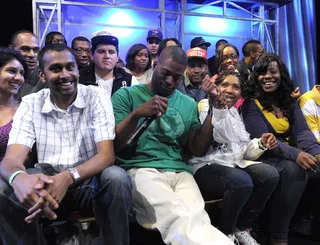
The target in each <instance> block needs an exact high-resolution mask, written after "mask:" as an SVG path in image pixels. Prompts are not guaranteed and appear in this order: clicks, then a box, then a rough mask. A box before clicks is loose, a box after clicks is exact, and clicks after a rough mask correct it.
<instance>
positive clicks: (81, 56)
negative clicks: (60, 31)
mask: <svg viewBox="0 0 320 245" xmlns="http://www.w3.org/2000/svg"><path fill="white" fill-rule="evenodd" d="M90 46H91V43H90V41H89V39H88V38H86V37H82V36H79V37H75V38H74V39H73V40H72V43H71V48H72V49H73V50H74V51H76V56H77V63H78V68H79V70H82V69H84V68H87V67H88V66H89V64H90V62H91V59H92V57H91V50H90Z"/></svg>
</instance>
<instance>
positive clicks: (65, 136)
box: [8, 84, 115, 172]
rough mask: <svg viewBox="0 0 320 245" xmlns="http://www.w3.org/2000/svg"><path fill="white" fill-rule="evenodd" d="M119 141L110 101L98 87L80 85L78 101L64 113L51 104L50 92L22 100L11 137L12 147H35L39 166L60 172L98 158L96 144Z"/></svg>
mask: <svg viewBox="0 0 320 245" xmlns="http://www.w3.org/2000/svg"><path fill="white" fill-rule="evenodd" d="M114 138H115V124H114V114H113V109H112V104H111V100H110V98H108V96H107V95H106V93H105V91H104V90H101V89H99V88H98V87H95V86H84V85H81V84H79V85H78V93H77V97H76V99H75V101H74V102H73V103H72V104H71V105H70V106H69V107H68V108H67V110H61V109H59V108H58V107H57V106H56V105H54V104H53V103H52V102H51V100H50V90H49V89H43V90H41V91H39V92H38V93H34V94H30V95H28V96H25V97H23V98H22V102H21V104H20V106H19V108H18V109H17V111H16V113H15V115H14V117H13V124H12V129H11V131H10V135H9V142H8V145H10V144H22V145H26V146H28V147H30V148H31V147H32V145H33V144H34V142H36V146H37V153H38V162H39V163H49V164H51V165H52V166H53V167H54V169H55V170H56V171H58V172H61V171H63V170H65V169H68V168H70V167H74V166H77V165H79V164H82V163H84V162H86V161H87V160H89V159H90V158H92V157H93V156H95V155H96V154H97V148H96V143H97V142H99V141H102V140H113V139H114Z"/></svg>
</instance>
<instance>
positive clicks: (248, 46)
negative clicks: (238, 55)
mask: <svg viewBox="0 0 320 245" xmlns="http://www.w3.org/2000/svg"><path fill="white" fill-rule="evenodd" d="M262 53H263V47H262V45H261V43H260V41H258V40H254V39H252V40H249V41H248V42H246V43H245V44H244V45H243V47H242V54H243V56H244V58H243V59H242V60H241V61H240V62H239V65H238V71H239V73H240V75H241V76H242V77H243V78H244V81H247V80H248V78H249V75H250V73H251V72H252V68H253V66H254V65H255V64H256V63H257V61H258V59H259V57H260V55H261V54H262Z"/></svg>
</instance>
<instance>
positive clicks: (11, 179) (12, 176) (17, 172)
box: [9, 170, 25, 186]
mask: <svg viewBox="0 0 320 245" xmlns="http://www.w3.org/2000/svg"><path fill="white" fill-rule="evenodd" d="M22 173H25V171H23V170H18V171H15V172H14V173H13V174H11V176H10V178H9V185H10V186H12V181H13V179H14V178H15V177H16V176H17V175H19V174H22Z"/></svg>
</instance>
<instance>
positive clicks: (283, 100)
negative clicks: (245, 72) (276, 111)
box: [242, 53, 294, 116]
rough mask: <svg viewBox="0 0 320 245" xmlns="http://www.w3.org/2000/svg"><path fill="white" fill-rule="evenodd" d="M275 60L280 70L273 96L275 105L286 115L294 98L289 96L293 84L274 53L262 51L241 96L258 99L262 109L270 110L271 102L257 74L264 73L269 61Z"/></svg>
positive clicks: (285, 67) (286, 69)
mask: <svg viewBox="0 0 320 245" xmlns="http://www.w3.org/2000/svg"><path fill="white" fill-rule="evenodd" d="M273 61H275V62H277V64H278V66H279V71H280V78H281V81H280V85H279V87H278V89H277V90H276V91H275V92H274V93H275V96H274V97H275V98H278V101H277V106H278V107H279V108H280V110H281V111H283V113H284V114H285V115H286V116H288V115H289V114H290V113H289V110H290V107H291V105H292V102H294V98H293V97H292V96H291V94H292V92H293V90H294V85H293V81H292V80H291V77H290V75H289V72H288V68H287V66H286V65H285V64H284V63H283V62H282V61H281V60H280V58H279V57H278V56H277V55H276V54H274V53H264V54H262V55H261V56H260V57H259V60H258V62H257V63H256V65H255V67H254V70H253V72H252V73H251V74H250V77H249V79H248V81H247V82H246V84H245V87H244V90H243V93H242V96H243V97H245V98H248V99H258V100H259V102H260V104H261V105H262V107H263V109H264V110H266V111H272V110H273V107H272V102H271V101H269V100H268V97H267V93H266V92H264V90H263V88H262V87H261V85H260V82H259V81H258V77H259V75H264V74H265V73H266V72H267V70H268V67H269V65H270V63H271V62H273Z"/></svg>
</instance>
